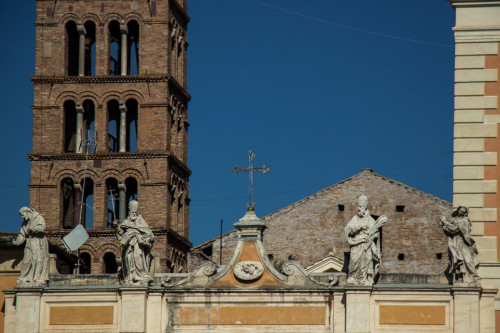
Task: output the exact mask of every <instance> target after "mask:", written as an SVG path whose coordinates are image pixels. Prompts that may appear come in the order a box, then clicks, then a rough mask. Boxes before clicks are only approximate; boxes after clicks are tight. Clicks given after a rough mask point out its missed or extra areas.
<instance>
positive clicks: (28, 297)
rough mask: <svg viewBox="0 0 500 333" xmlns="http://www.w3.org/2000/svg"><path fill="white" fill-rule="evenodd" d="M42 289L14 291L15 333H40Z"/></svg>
mask: <svg viewBox="0 0 500 333" xmlns="http://www.w3.org/2000/svg"><path fill="white" fill-rule="evenodd" d="M41 297H42V288H20V289H17V290H16V323H15V327H16V330H15V332H16V333H25V332H40V300H41Z"/></svg>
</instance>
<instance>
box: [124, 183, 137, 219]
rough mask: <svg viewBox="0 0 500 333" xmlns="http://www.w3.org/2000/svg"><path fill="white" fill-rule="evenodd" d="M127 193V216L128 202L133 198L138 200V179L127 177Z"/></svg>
mask: <svg viewBox="0 0 500 333" xmlns="http://www.w3.org/2000/svg"><path fill="white" fill-rule="evenodd" d="M125 193H126V197H127V198H126V199H127V206H126V209H127V214H126V215H127V216H128V203H129V202H130V201H132V200H137V180H136V179H135V178H133V177H129V178H127V179H125Z"/></svg>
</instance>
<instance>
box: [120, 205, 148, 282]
mask: <svg viewBox="0 0 500 333" xmlns="http://www.w3.org/2000/svg"><path fill="white" fill-rule="evenodd" d="M138 205H139V204H138V203H137V201H135V200H132V201H130V203H129V205H128V207H129V214H128V217H127V218H126V219H125V220H124V221H123V222H122V223H120V224H116V223H115V226H116V236H117V238H118V240H119V241H120V243H121V244H122V247H123V249H122V268H123V269H122V272H123V282H124V283H125V284H139V285H147V284H148V283H149V282H151V281H153V279H152V278H151V275H149V264H150V251H151V248H152V247H153V243H154V235H153V232H152V231H151V229H150V228H149V226H148V224H147V223H146V221H144V219H143V218H142V216H141V215H139V213H138V211H137V208H138Z"/></svg>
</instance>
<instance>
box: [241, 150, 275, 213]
mask: <svg viewBox="0 0 500 333" xmlns="http://www.w3.org/2000/svg"><path fill="white" fill-rule="evenodd" d="M254 157H255V154H254V152H253V150H250V151H249V152H248V165H249V167H248V168H240V167H239V166H235V167H234V168H233V170H232V171H233V172H234V173H238V172H248V203H247V206H248V211H253V210H255V202H253V173H254V172H255V171H260V172H262V173H267V172H269V170H270V169H269V167H268V166H267V165H263V166H262V167H260V168H254V167H253V158H254Z"/></svg>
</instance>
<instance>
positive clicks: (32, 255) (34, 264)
mask: <svg viewBox="0 0 500 333" xmlns="http://www.w3.org/2000/svg"><path fill="white" fill-rule="evenodd" d="M19 215H21V216H22V217H23V223H22V225H21V231H20V232H19V234H18V235H17V237H16V238H15V239H14V240H12V243H13V244H14V245H21V244H23V243H26V245H25V247H24V256H23V263H22V265H21V274H20V276H19V278H18V279H17V286H18V287H43V285H45V283H46V282H47V281H48V280H49V243H48V242H47V239H46V238H45V233H44V231H45V220H44V218H43V217H42V215H40V214H39V213H38V212H36V211H35V210H34V209H33V208H29V207H23V208H21V209H20V210H19Z"/></svg>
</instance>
